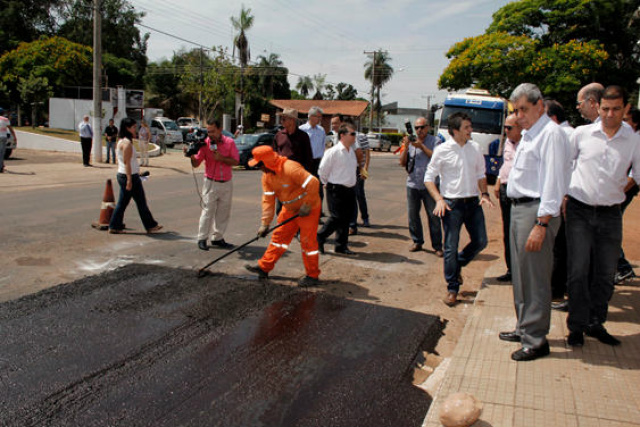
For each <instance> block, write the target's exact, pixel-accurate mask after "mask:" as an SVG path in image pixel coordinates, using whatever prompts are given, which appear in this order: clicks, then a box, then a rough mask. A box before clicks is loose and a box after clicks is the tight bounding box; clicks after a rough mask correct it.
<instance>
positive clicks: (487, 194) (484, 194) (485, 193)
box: [482, 191, 491, 198]
mask: <svg viewBox="0 0 640 427" xmlns="http://www.w3.org/2000/svg"><path fill="white" fill-rule="evenodd" d="M482 195H483V196H487V197H488V198H491V196H490V195H489V193H487V192H486V191H485V192H484V193H482Z"/></svg>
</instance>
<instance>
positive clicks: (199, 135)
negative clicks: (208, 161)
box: [184, 128, 207, 157]
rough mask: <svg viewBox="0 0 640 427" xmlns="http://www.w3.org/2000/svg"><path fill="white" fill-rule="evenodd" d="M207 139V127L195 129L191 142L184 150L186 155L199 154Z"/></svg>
mask: <svg viewBox="0 0 640 427" xmlns="http://www.w3.org/2000/svg"><path fill="white" fill-rule="evenodd" d="M205 139H207V131H206V129H200V128H198V129H195V130H194V131H193V133H192V134H191V142H189V145H188V146H187V149H186V151H185V152H184V156H185V157H191V156H195V155H196V154H198V151H200V148H202V146H203V145H205V144H206V142H204V141H205Z"/></svg>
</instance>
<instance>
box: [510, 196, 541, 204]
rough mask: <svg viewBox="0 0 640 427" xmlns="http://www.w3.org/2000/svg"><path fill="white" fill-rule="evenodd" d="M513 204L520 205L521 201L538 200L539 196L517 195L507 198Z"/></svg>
mask: <svg viewBox="0 0 640 427" xmlns="http://www.w3.org/2000/svg"><path fill="white" fill-rule="evenodd" d="M509 201H510V202H511V203H512V204H514V205H521V204H523V203H531V202H539V201H540V197H517V198H515V199H509Z"/></svg>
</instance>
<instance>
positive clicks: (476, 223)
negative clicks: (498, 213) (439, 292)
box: [442, 197, 488, 293]
mask: <svg viewBox="0 0 640 427" xmlns="http://www.w3.org/2000/svg"><path fill="white" fill-rule="evenodd" d="M445 202H446V203H447V205H448V206H449V207H450V208H451V210H450V211H447V212H446V213H445V215H444V217H443V218H442V223H443V225H444V278H445V280H446V281H447V290H449V291H450V292H456V293H457V292H458V291H459V289H460V281H459V279H458V278H459V276H460V270H461V269H462V267H464V266H466V265H467V264H469V263H470V262H471V260H472V259H473V258H474V257H475V256H476V255H478V253H480V251H482V250H483V249H484V248H486V247H487V242H488V240H487V230H486V228H485V224H484V212H483V211H482V206H480V201H479V199H478V198H477V197H467V198H464V199H445ZM462 225H464V227H465V228H466V229H467V232H468V233H469V238H470V241H469V243H468V244H467V246H465V247H464V248H463V249H462V251H460V252H458V244H459V242H460V230H461V229H462Z"/></svg>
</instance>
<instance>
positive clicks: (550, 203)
mask: <svg viewBox="0 0 640 427" xmlns="http://www.w3.org/2000/svg"><path fill="white" fill-rule="evenodd" d="M510 101H511V103H512V104H513V105H514V113H515V114H516V118H517V122H518V125H520V127H521V128H522V129H523V132H522V139H521V140H520V143H519V144H518V148H517V149H516V153H515V157H514V160H513V168H512V169H511V172H510V173H509V182H508V184H507V196H508V197H509V198H510V199H511V204H512V207H511V227H510V243H511V263H512V269H513V271H512V276H513V277H512V283H513V299H514V305H515V310H516V317H517V322H516V328H515V330H514V331H510V332H501V333H500V335H499V337H500V339H501V340H504V341H513V342H521V343H522V348H521V349H520V350H517V351H515V352H513V353H512V354H511V358H512V359H513V360H515V361H526V360H534V359H537V358H539V357H544V356H547V355H548V354H549V352H550V350H549V342H548V341H547V334H548V333H549V328H550V323H551V272H552V268H553V246H554V241H555V238H556V235H557V233H558V228H559V227H560V218H559V217H560V208H561V206H562V201H563V199H564V195H565V194H566V192H567V186H568V181H569V174H568V172H569V161H568V158H569V141H568V139H567V135H566V134H565V133H564V132H563V131H562V129H561V128H560V126H558V124H557V123H555V122H554V121H552V120H551V119H550V118H549V116H547V115H546V114H545V112H544V100H543V98H542V93H541V92H540V89H538V87H537V86H536V85H534V84H531V83H523V84H521V85H519V86H518V87H516V88H515V89H514V91H513V92H512V94H511V97H510Z"/></svg>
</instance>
